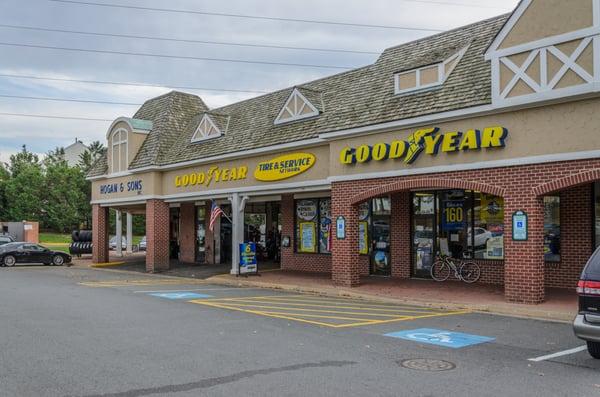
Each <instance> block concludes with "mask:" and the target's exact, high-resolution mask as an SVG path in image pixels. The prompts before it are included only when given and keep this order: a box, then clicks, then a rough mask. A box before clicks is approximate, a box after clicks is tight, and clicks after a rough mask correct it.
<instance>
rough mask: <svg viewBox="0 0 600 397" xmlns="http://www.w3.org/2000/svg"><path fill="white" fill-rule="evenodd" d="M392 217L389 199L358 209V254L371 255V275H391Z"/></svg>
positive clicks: (385, 198)
mask: <svg viewBox="0 0 600 397" xmlns="http://www.w3.org/2000/svg"><path fill="white" fill-rule="evenodd" d="M390 216H391V202H390V199H389V197H378V198H374V199H372V200H370V201H366V202H364V203H361V204H360V205H359V207H358V252H359V253H360V254H361V255H370V265H371V267H370V272H371V274H377V275H382V276H388V275H389V274H390V270H391V266H390V263H391V261H390V219H391V217H390Z"/></svg>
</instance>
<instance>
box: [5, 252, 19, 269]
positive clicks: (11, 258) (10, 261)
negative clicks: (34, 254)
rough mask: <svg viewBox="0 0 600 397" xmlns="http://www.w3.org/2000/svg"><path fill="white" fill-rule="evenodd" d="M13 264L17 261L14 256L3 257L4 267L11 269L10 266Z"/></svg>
mask: <svg viewBox="0 0 600 397" xmlns="http://www.w3.org/2000/svg"><path fill="white" fill-rule="evenodd" d="M15 263H17V259H16V258H15V257H14V256H12V255H6V256H5V257H4V266H8V267H11V266H14V265H15Z"/></svg>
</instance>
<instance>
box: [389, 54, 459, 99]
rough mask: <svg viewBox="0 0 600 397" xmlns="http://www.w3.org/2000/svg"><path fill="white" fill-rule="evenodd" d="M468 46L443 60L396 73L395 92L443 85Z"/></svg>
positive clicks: (402, 92) (403, 92)
mask: <svg viewBox="0 0 600 397" xmlns="http://www.w3.org/2000/svg"><path fill="white" fill-rule="evenodd" d="M468 48H469V46H468V45H467V46H465V47H463V48H462V49H461V50H460V51H458V52H456V53H454V54H452V55H451V56H449V57H448V58H447V59H445V60H443V61H440V62H436V63H434V64H430V65H426V66H421V67H418V68H413V69H409V70H405V71H402V72H399V73H396V74H395V75H394V93H395V94H397V95H398V94H406V93H410V92H414V91H421V90H427V89H433V88H436V87H439V86H441V85H442V84H444V82H445V81H446V80H447V79H448V77H449V76H450V74H451V73H452V71H453V70H454V68H455V67H456V65H458V63H459V62H460V60H461V59H462V57H463V56H464V55H465V53H466V52H467V49H468Z"/></svg>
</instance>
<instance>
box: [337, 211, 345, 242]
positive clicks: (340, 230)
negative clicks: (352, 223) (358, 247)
mask: <svg viewBox="0 0 600 397" xmlns="http://www.w3.org/2000/svg"><path fill="white" fill-rule="evenodd" d="M335 225H336V230H337V232H336V237H337V238H338V240H343V239H345V238H346V218H344V217H343V216H338V217H337V219H336V221H335Z"/></svg>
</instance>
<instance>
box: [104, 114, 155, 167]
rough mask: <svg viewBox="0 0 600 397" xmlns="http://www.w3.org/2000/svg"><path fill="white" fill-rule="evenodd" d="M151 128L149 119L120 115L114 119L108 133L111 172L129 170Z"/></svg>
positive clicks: (107, 154)
mask: <svg viewBox="0 0 600 397" xmlns="http://www.w3.org/2000/svg"><path fill="white" fill-rule="evenodd" d="M151 130H152V122H151V121H148V120H140V119H132V118H129V117H119V118H118V119H116V120H115V121H113V123H112V124H111V126H110V127H109V129H108V132H107V133H106V140H107V151H106V156H107V164H108V173H109V174H122V173H124V172H127V170H128V169H129V164H130V163H131V161H132V160H133V159H134V158H135V155H136V154H137V152H138V150H139V149H140V147H141V146H142V144H143V143H144V140H145V139H146V136H147V135H148V134H149V133H150V131H151Z"/></svg>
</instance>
